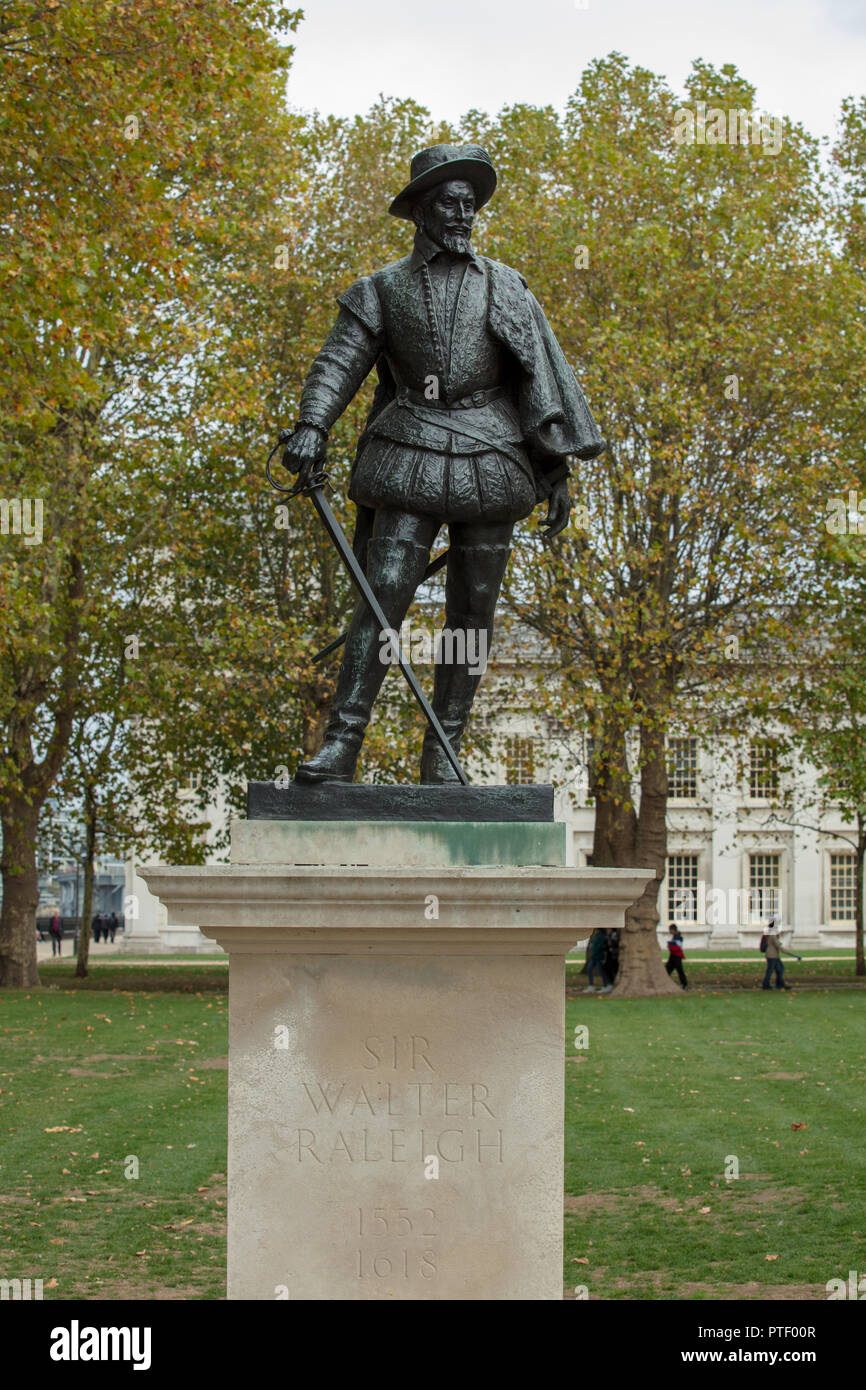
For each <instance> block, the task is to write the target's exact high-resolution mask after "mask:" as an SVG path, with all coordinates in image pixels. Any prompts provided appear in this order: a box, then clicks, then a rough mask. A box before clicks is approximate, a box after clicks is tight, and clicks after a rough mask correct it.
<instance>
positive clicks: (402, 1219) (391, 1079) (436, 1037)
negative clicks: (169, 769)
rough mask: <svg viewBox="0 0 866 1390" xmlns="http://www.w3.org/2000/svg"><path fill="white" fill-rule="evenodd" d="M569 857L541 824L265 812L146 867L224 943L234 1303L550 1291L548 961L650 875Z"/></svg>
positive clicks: (558, 1122) (559, 1035) (174, 910)
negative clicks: (201, 862)
mask: <svg viewBox="0 0 866 1390" xmlns="http://www.w3.org/2000/svg"><path fill="white" fill-rule="evenodd" d="M506 860H507V861H509V862H504V861H506ZM564 863H565V826H563V825H556V824H554V823H552V822H540V823H539V822H530V823H527V822H523V823H520V822H518V823H513V822H512V823H506V824H502V823H497V822H489V821H488V822H469V823H449V822H442V821H438V822H437V823H435V824H430V823H424V822H407V821H402V822H394V821H391V822H376V821H366V822H364V823H362V824H358V823H355V822H351V821H349V822H347V821H344V820H343V821H332V822H326V821H322V822H309V821H290V822H283V821H279V820H273V819H271V820H267V821H246V822H238V823H236V824H235V826H234V827H233V837H232V862H231V864H229V865H222V866H210V867H205V868H161V867H151V868H149V869H146V870H143V871H142V872H143V876H144V877H145V878H146V880H147V883H148V886H149V887H150V889H151V891H152V892H153V893H155V894H156V895H157V896H158V897H159V898H160V899H161V900H162V901H163V902H164V903H166V904H167V905H168V907H169V911H170V913H171V916H172V920H173V921H176V922H184V921H186V920H188V921H190V922H194V923H196V924H197V925H198V926H200V928H201V930H202V931H203V932H204V933H205V935H207V936H209V937H212V938H213V939H215V940H216V941H218V942H219V943H220V945H222V946H223V947H225V949H226V950H227V951H228V952H229V954H230V986H229V991H230V993H229V998H230V1010H229V1012H230V1026H229V1199H228V1211H229V1218H228V1219H229V1255H228V1261H229V1283H228V1296H229V1298H231V1299H275V1298H277V1299H278V1298H292V1299H328V1300H342V1299H559V1298H561V1297H562V1289H563V1271H562V1194H563V1083H564V1077H563V1071H564V1054H565V1038H564V1030H563V1019H564V989H563V975H564V965H563V961H564V957H565V955H566V953H567V952H568V951H569V950H570V949H571V948H572V947H573V946H574V944H575V942H576V941H577V940H578V939H579V938H580V937H582V936H585V935H586V934H587V933H588V932H589V931H590V930H591V929H592V928H593V927H618V926H620V925H621V924H622V918H623V913H624V912H625V909H626V908H627V907H628V906H629V905H630V904H631V903H632V902H633V901H634V900H635V899H636V898H637V897H638V896H639V894H640V893H641V892H642V890H643V886H644V883H645V881H646V879H647V877H648V876H649V875H648V873H647V872H644V871H641V870H614V869H591V868H590V869H572V868H566V867H564Z"/></svg>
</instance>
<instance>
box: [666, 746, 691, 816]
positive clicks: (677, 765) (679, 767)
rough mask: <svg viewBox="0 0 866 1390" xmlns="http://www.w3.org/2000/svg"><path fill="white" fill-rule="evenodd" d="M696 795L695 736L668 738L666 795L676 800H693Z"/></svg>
mask: <svg viewBox="0 0 866 1390" xmlns="http://www.w3.org/2000/svg"><path fill="white" fill-rule="evenodd" d="M697 795H698V741H697V739H696V738H672V739H669V740H668V796H670V797H674V798H676V800H678V801H694V800H695V799H696V797H697Z"/></svg>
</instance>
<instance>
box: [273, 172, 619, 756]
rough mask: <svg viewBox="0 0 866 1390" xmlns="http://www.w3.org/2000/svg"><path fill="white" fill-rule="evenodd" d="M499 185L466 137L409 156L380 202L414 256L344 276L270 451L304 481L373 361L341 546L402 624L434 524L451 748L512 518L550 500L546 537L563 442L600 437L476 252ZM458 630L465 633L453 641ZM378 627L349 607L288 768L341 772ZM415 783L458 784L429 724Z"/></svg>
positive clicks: (438, 678) (547, 340) (365, 612)
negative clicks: (446, 644)
mask: <svg viewBox="0 0 866 1390" xmlns="http://www.w3.org/2000/svg"><path fill="white" fill-rule="evenodd" d="M495 187H496V172H495V170H494V168H493V165H492V163H491V161H490V157H489V156H488V154H487V152H486V150H483V149H482V148H481V147H480V146H478V145H434V146H433V147H432V148H430V149H426V150H422V151H421V153H420V154H417V155H416V156H415V158H414V159H413V160H412V167H411V177H410V181H409V183H408V184H407V186H406V187H405V188H404V189H403V191H402V193H400V194H398V196H397V197H396V198H395V199H394V201H393V203H392V204H391V207H390V212H391V214H392V216H394V217H402V218H405V219H406V220H409V221H412V222H414V224H415V227H416V231H415V245H414V249H413V251H412V254H411V255H409V256H406V257H404V259H403V260H400V261H395V262H394V263H393V264H392V265H388V266H385V267H384V269H382V270H378V271H376V272H375V273H374V274H372V275H369V276H366V277H365V278H364V279H362V280H358V281H356V283H355V284H354V285H352V286H351V287H350V288H349V289H348V290H346V292H345V293H344V294H342V295H341V296H340V298H339V300H338V303H339V306H340V311H339V316H338V318H337V322H336V324H335V326H334V329H333V331H332V333H331V334H330V337H329V338H328V340H327V342H326V343H325V345H324V347H323V348H322V350H321V352H320V353H319V355H318V357H317V358H316V360H315V362H314V363H313V365H312V367H311V368H310V372H309V375H308V376H307V380H306V382H305V384H304V389H303V393H302V396H301V406H300V412H299V420H298V423H297V425H296V427H295V430H294V432H293V434H292V435H291V438H290V439H289V441H288V443H287V445H286V449H285V452H284V454H283V464H284V465H285V466H286V467H287V468H288V469H290V470H291V471H292V472H293V473H299V474H300V475H301V480H302V481H304V480H305V479H307V478H308V477H309V475H310V473H311V472H312V471H314V470H315V468H316V467H317V466H318V465H320V464H321V462H322V460H323V459H324V456H325V447H326V443H327V439H328V433H329V431H330V430H331V428H332V427H333V425H334V422H335V421H336V420H337V419H339V417H340V415H342V413H343V411H344V410H345V409H346V407H347V406H348V404H349V402H350V401H351V400H352V398H353V397H354V395H355V393H356V392H357V391H358V389H359V388H360V386H361V385H362V383H363V382H364V380H365V378H366V377H367V375H368V373H369V372H370V371H371V369H372V368H373V367H374V366H375V367H376V368H377V371H378V377H379V384H378V386H377V389H376V393H375V396H374V400H373V406H372V409H371V411H370V414H369V416H368V418H367V422H366V425H365V428H364V431H363V434H362V435H361V439H360V441H359V445H358V452H357V455H356V458H355V463H354V465H353V469H352V475H351V482H350V486H349V497H350V498H351V499H352V500H353V501H354V502H355V503H356V504H357V507H358V525H357V529H356V533H355V539H354V542H353V546H354V549H355V553H356V555H357V557H358V559H359V561H360V563H361V564H362V565H363V567H364V568H365V571H366V575H367V579H368V581H369V584H370V586H371V588H372V589H373V592H374V593H375V595H376V597H377V599H378V600H379V603H380V605H381V607H382V609H383V610H384V613H385V615H386V616H387V618H388V620H389V623H390V625H391V628H392V629H395V630H399V628H400V626H401V624H402V622H403V620H404V618H405V616H406V613H407V610H408V608H409V605H410V603H411V602H412V599H413V597H414V595H415V591H416V589H417V587H418V585H419V583H420V581H421V580H422V578H423V576H424V571H425V569H426V567H427V564H428V562H429V559H430V551H431V547H432V545H433V542H434V541H435V539H436V536H437V534H438V532H439V530H440V528H441V527H442V526H443V525H447V527H448V531H449V542H450V548H449V552H448V569H447V582H446V591H445V592H446V598H445V626H446V628H448V629H450V630H451V633H452V639H451V642H450V654H451V656H452V657H454V656H455V655H457V656H465V660H463V661H452V662H450V663H449V664H445V663H444V662H441V661H439V662H437V664H436V667H435V676H434V691H433V701H432V704H433V709H434V711H435V713H436V714H437V715H438V717H439V720H440V722H441V724H442V727H443V728H444V730H445V733H446V735H447V737H448V739H449V742H450V743H451V746H452V748H453V749H454V751H455V752H457V750H458V748H459V745H460V740H461V737H462V735H463V731H464V729H465V727H466V721H467V718H468V716H469V711H470V709H471V707H472V701H473V699H474V697H475V693H476V690H477V688H478V683H479V681H480V679H481V671H480V669H479V667H480V663H479V662H478V660H477V655H478V653H479V652H483V653H487V652H489V650H490V641H491V638H492V634H493V616H494V609H495V607H496V600H497V597H498V595H499V590H500V586H501V584H502V579H503V576H504V574H505V567H506V564H507V561H508V556H509V554H510V545H511V535H512V530H513V528H514V524H515V522H517V521H519V520H521V519H522V518H523V517H526V516H528V515H529V513H530V512H531V511H532V509H533V508H534V507H535V506H536V505H537V504H538V503H539V502H541V501H544V500H547V503H548V512H547V526H546V531H545V535H546V536H547V537H548V538H549V537H552V536H555V535H557V534H558V533H559V532H560V531H562V530H563V528H564V527H565V526H566V525H567V524H568V518H569V513H570V510H571V498H570V495H569V491H568V483H567V477H568V465H567V463H566V456H568V455H573V456H576V457H577V458H594V457H595V456H596V455H597V454H598V453H600V452H601V450H602V449H603V448H604V441H603V440H602V438H601V435H600V434H599V431H598V427H597V425H596V423H595V421H594V420H593V418H592V415H591V413H590V411H589V408H588V406H587V404H586V401H585V400H584V397H583V393H582V392H581V390H580V387H579V386H578V384H577V381H576V380H575V376H574V372H573V371H572V369H571V367H570V366H569V365H568V362H567V361H566V359H565V356H564V354H563V352H562V349H561V348H560V346H559V344H558V343H557V341H556V339H555V337H554V335H553V332H552V330H551V328H550V325H549V324H548V322H547V319H546V318H545V316H544V313H543V312H542V309H541V307H540V305H539V304H538V302H537V300H536V299H535V298H534V296H533V295H532V294H531V293H530V291H529V289H528V287H527V283H526V281H525V280H524V278H523V276H522V275H521V274H520V273H519V272H518V271H516V270H513V269H511V267H510V266H506V265H502V264H501V263H499V262H498V261H492V260H488V259H487V258H486V257H485V256H478V255H476V254H475V253H474V252H473V250H472V245H471V241H470V238H471V235H472V224H473V221H474V219H475V214H476V212H477V211H478V209H479V208H481V207H483V206H484V204H485V203H487V202H488V201H489V200H490V198H491V196H492V194H493V191H494V189H495ZM461 632H462V633H464V634H470V636H469V638H468V640H463V641H461V640H460V636H461ZM382 644H383V634H382V632H381V631H380V625H379V624H378V623H377V621H376V619H375V618H374V617H373V615H372V613H371V612H370V610H369V608H368V607H367V605H366V603H365V602H364V601H363V600H361V601H360V602H359V603H358V606H357V608H356V610H355V614H354V617H353V619H352V623H351V626H350V628H349V633H348V637H347V639H346V645H345V651H344V654H343V661H342V665H341V667H340V673H339V677H338V681H337V690H336V695H335V697H334V702H333V706H332V710H331V715H330V719H329V722H328V725H327V728H326V730H325V735H324V739H323V742H322V746H321V748H320V749H319V751H318V753H316V754H315V756H314V757H312V758H310V760H309V761H308V762H305V763H302V764H301V765H300V766H299V768H298V769H297V772H296V774H295V776H296V780H297V781H299V782H326V781H337V782H351V781H352V780H353V778H354V775H355V768H356V764H357V760H358V754H359V751H360V748H361V744H362V742H363V739H364V734H365V732H366V729H367V724H368V722H369V719H370V714H371V711H372V707H373V702H374V700H375V698H376V696H377V694H378V692H379V688H380V686H381V684H382V680H383V678H384V676H385V672H386V670H387V664H385V663H384V662H383V660H382V659H381V652H382ZM420 780H421V782H424V783H441V782H453V781H455V780H456V775H455V773H454V772H453V770H452V768H451V765H450V763H449V762H448V759H447V758H446V756H445V753H444V751H443V749H442V748H441V746H440V744H439V743H438V741H437V740H436V738H435V737H434V735H433V732H432V730H431V729H428V730H427V731H426V733H425V737H424V746H423V751H422V755H421V778H420Z"/></svg>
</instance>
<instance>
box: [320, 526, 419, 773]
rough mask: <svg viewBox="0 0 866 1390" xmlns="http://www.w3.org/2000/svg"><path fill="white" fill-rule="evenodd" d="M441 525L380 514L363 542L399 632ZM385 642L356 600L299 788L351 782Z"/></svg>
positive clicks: (383, 666) (370, 572)
mask: <svg viewBox="0 0 866 1390" xmlns="http://www.w3.org/2000/svg"><path fill="white" fill-rule="evenodd" d="M439 524H440V523H439V522H438V521H437V520H436V519H435V518H433V517H428V516H414V515H412V514H410V513H408V512H400V511H395V510H391V509H388V508H381V509H380V510H379V511H377V513H376V520H375V522H374V525H373V534H372V536H371V537H370V539H369V540H368V542H367V580H368V582H369V584H370V588H371V589H372V590H373V593H374V594H375V595H376V597H377V599H378V600H379V603H380V604H381V606H382V609H383V611H384V613H385V617H386V618H387V619H388V623H389V626H390V627H392V628H394V629H397V630H399V628H400V625H401V623H402V622H403V619H404V618H405V616H406V613H407V611H408V608H409V605H410V603H411V602H412V599H413V598H414V597H415V590H416V589H417V587H418V585H419V583H420V582H421V579H422V578H423V575H424V570H425V569H426V567H427V562H428V560H429V558H430V548H431V546H432V544H433V542H434V540H435V539H436V534H437V532H438V530H439ZM384 641H385V638H384V636H383V634H382V632H381V630H380V627H379V624H378V622H377V621H376V619H375V618H374V617H373V614H372V613H371V612H370V609H369V608H368V607H367V605H366V603H365V602H364V600H363V599H359V600H358V605H357V607H356V609H355V613H354V617H353V618H352V622H351V626H350V627H349V635H348V637H347V638H346V644H345V647H344V649H343V660H342V663H341V665H340V674H339V676H338V677H337V691H336V694H335V696H334V703H333V705H332V706H331V716H330V718H329V720H328V725H327V728H326V729H325V736H324V739H323V741H322V746H321V748H320V749H319V751H318V753H316V755H315V756H314V757H312V758H310V759H309V761H308V762H306V763H301V765H300V767H299V768H298V770H297V772H296V773H295V779H296V781H298V782H351V781H352V780H353V778H354V776H355V768H356V766H357V762H358V754H359V753H360V751H361V744H362V743H363V741H364V735H365V733H366V732H367V725H368V723H369V722H370V714H371V713H372V709H373V701H374V700H375V698H376V696H377V695H378V693H379V688H380V686H381V684H382V681H383V680H384V679H385V673H386V672H387V670H388V665H387V663H386V662H384V661H382V659H381V657H382V649H383V643H384Z"/></svg>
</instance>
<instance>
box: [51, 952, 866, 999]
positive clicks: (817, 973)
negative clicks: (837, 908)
mask: <svg viewBox="0 0 866 1390" xmlns="http://www.w3.org/2000/svg"><path fill="white" fill-rule="evenodd" d="M584 954H585V953H584V952H581V953H580V956H579V957H576V958H575V959H571V958H569V959H568V960H567V961H566V981H567V985H568V989H569V991H572V992H573V991H579V990H581V989H583V988H584V987H585V985H586V978H587V977H586V976H585V975H582V974H581V973H580V972H581V969H582V967H583V958H584ZM721 954H722V953H721V952H720V951H688V952H687V959H686V961H685V972H686V979H687V980H688V982H689V985H690V986H693V987H697V988H698V989H712V988H716V987H718V988H719V989H726V988H727V989H758V988H759V987H760V985H761V982H762V980H763V978H764V971H765V970H766V960H765V957H764V956H762V955H761V953H760V951H748V950H736V951H731V952H730V953H729V954H730V955H731V956H732V957H734V959H732V960H720V959H719V957H720V956H721ZM801 954H802V956H803V959H802V961H797V960H794V959H792V957H790V956H783V957H782V962H783V964H784V967H785V983H786V984H789V985H795V986H796V985H799V986H812V985H815V986H819V987H820V986H823V985H844V986H845V988H846V989H850V988H852V987H853V988H859V989H864V988H866V976H860V977H859V978H858V976H856V975H855V974H854V955H853V952H852V951H803V952H802V953H801ZM737 957H740V959H739V960H738V959H736V958H737ZM743 957H745V959H742V958H743ZM816 957H829V959H816ZM662 959H667V953H666V952H665V953H662ZM40 968H41V967H40ZM674 983H676V976H674Z"/></svg>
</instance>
